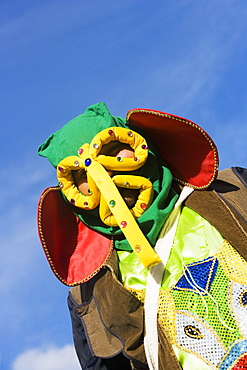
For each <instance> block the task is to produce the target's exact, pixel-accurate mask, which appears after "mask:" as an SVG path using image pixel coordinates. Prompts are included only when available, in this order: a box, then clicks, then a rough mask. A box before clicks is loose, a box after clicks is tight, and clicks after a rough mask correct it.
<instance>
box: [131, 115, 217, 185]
mask: <svg viewBox="0 0 247 370" xmlns="http://www.w3.org/2000/svg"><path fill="white" fill-rule="evenodd" d="M127 120H128V121H129V123H130V124H131V125H134V126H136V127H139V128H141V129H142V130H144V131H145V132H146V133H147V134H148V135H149V136H150V137H151V138H152V139H153V140H154V142H155V143H156V145H157V147H158V148H159V151H160V154H161V156H162V158H163V159H164V161H165V163H166V164H167V166H168V167H169V169H170V170H171V172H172V174H173V176H174V178H175V179H177V180H178V181H179V182H181V183H182V184H184V185H188V186H191V187H193V188H195V189H205V188H207V187H208V186H209V185H210V184H211V182H212V181H213V180H214V179H215V177H216V176H217V172H218V151H217V147H216V145H215V143H214V142H213V140H212V139H211V137H210V136H209V135H208V134H207V133H206V132H205V131H204V130H203V129H202V128H201V127H200V126H198V125H197V124H196V123H194V122H192V121H189V120H186V119H184V118H181V117H178V116H174V115H171V114H168V113H164V112H159V111H155V110H151V109H132V110H130V111H129V112H128V114H127Z"/></svg>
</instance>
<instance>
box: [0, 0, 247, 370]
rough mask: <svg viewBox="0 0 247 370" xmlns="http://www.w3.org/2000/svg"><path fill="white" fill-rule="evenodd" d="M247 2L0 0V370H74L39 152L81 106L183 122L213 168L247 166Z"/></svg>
mask: <svg viewBox="0 0 247 370" xmlns="http://www.w3.org/2000/svg"><path fill="white" fill-rule="evenodd" d="M246 19H247V3H246V1H245V0H238V1H234V0H200V1H198V0H177V1H172V0H169V1H168V0H157V1H151V0H150V1H147V0H131V1H130V0H122V1H120V0H119V1H118V0H116V1H108V2H105V1H99V0H98V1H94V0H92V1H85V0H42V1H37V0H36V1H35V0H22V1H20V0H1V1H0V50H1V53H0V55H1V59H0V63H1V68H0V81H1V94H0V101H1V109H0V121H1V127H2V132H1V147H0V151H1V158H2V161H3V162H2V163H3V164H2V166H1V169H0V171H1V190H0V195H1V196H0V207H1V214H2V217H1V220H0V233H1V259H0V264H1V266H0V274H1V279H0V295H1V306H0V317H1V321H0V332H1V339H0V351H1V353H0V368H1V369H3V370H24V369H25V370H27V369H28V370H41V369H42V370H68V369H70V370H78V369H79V365H78V362H77V359H76V357H75V354H74V350H73V346H72V335H71V328H70V319H69V314H68V310H67V304H66V298H67V293H68V288H67V287H65V286H63V285H62V284H61V283H60V282H59V281H58V280H56V278H55V276H53V274H52V272H51V271H50V268H49V266H48V264H47V262H46V259H45V256H44V254H43V251H42V249H41V246H40V242H39V240H38V236H37V227H36V210H37V202H38V198H39V195H40V193H41V192H42V190H43V189H44V188H46V187H48V186H51V185H54V184H56V178H55V173H54V170H53V168H52V167H51V166H50V165H49V163H48V161H47V160H45V159H44V158H40V157H38V155H37V147H38V146H39V145H40V144H41V143H42V142H43V141H44V140H45V139H46V138H47V137H48V136H49V135H50V134H51V133H53V132H54V131H56V130H57V129H59V128H60V127H61V126H62V125H63V124H64V123H66V122H67V121H68V120H70V119H72V118H73V117H75V116H77V115H78V114H80V113H82V112H83V111H84V110H85V109H86V107H87V106H89V105H91V104H94V103H97V102H99V101H104V102H105V103H106V104H107V105H108V107H109V109H110V111H111V112H112V114H114V115H118V116H123V117H124V116H125V115H126V112H127V111H128V110H129V109H131V108H136V107H138V108H151V109H157V110H161V111H165V112H169V113H173V114H176V115H179V116H182V117H185V118H188V119H190V120H192V121H194V122H196V123H197V124H199V125H200V126H202V127H203V128H204V129H205V130H206V131H207V132H208V133H209V134H210V135H211V136H212V138H213V139H214V141H215V142H216V144H217V146H218V149H219V154H220V168H226V167H230V166H236V165H237V166H242V167H246V165H247V150H246V137H247V125H246V119H247V104H246V103H247V91H246V81H247V69H246V64H247V41H246V40H247V22H246Z"/></svg>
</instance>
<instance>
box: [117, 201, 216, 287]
mask: <svg viewBox="0 0 247 370" xmlns="http://www.w3.org/2000/svg"><path fill="white" fill-rule="evenodd" d="M222 243H223V237H222V236H221V235H220V233H219V232H218V231H217V230H216V229H215V228H214V227H213V226H212V225H211V224H210V223H209V222H208V221H207V220H205V219H204V218H203V217H202V216H200V215H199V214H198V213H197V212H195V211H193V210H192V209H190V208H188V207H186V206H184V207H183V209H182V212H181V215H180V218H179V222H178V227H177V230H176V234H175V237H174V241H173V246H172V249H171V254H170V257H169V259H168V262H167V265H166V269H165V274H164V277H163V281H162V285H161V288H162V289H168V288H171V287H172V286H173V285H174V284H176V283H177V281H178V279H179V278H180V277H181V276H182V274H183V272H184V265H185V264H186V265H187V264H190V263H193V262H198V261H202V260H204V259H206V258H208V257H211V256H214V255H215V254H216V253H218V251H219V249H220V247H221V246H222ZM118 258H119V270H120V274H121V280H122V281H123V283H124V285H127V286H129V287H130V288H134V289H138V290H143V289H145V288H146V282H147V276H148V269H146V268H145V267H144V266H143V265H142V263H141V262H140V260H139V258H138V257H137V256H136V254H135V253H130V252H129V251H118Z"/></svg>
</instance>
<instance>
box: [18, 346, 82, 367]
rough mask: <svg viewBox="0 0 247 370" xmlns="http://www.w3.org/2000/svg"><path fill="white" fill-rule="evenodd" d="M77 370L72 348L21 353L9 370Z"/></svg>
mask: <svg viewBox="0 0 247 370" xmlns="http://www.w3.org/2000/svg"><path fill="white" fill-rule="evenodd" d="M27 369H28V370H68V369H69V370H79V369H81V367H80V365H79V362H78V360H77V357H76V354H75V350H74V348H73V346H71V345H66V346H64V347H61V348H58V347H55V346H52V347H49V348H46V349H43V348H34V349H30V350H27V351H25V352H23V353H21V354H20V355H19V356H18V357H17V358H16V359H15V360H14V362H13V365H12V369H11V370H27Z"/></svg>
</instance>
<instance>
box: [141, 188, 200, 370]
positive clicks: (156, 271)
mask: <svg viewBox="0 0 247 370" xmlns="http://www.w3.org/2000/svg"><path fill="white" fill-rule="evenodd" d="M193 190H194V189H193V188H189V187H187V186H185V187H184V188H183V190H182V192H181V194H180V196H179V198H178V200H177V202H176V204H175V206H174V208H173V210H172V212H171V214H170V215H169V217H168V219H167V221H166V223H165V225H164V227H163V229H162V230H161V232H160V235H159V239H158V240H157V243H156V246H155V251H156V252H157V253H158V255H159V256H160V258H161V260H162V262H161V263H159V264H158V265H156V266H153V267H151V268H150V269H149V273H148V279H147V286H146V298H145V303H144V309H145V329H146V333H145V338H144V348H145V353H146V357H147V362H148V366H149V369H150V370H158V369H159V361H158V328H157V312H158V304H159V291H160V286H161V283H162V278H163V275H164V271H165V267H166V264H167V261H168V258H169V256H170V252H171V248H172V243H173V240H174V236H175V233H176V229H177V225H178V220H179V216H180V213H181V205H182V203H183V201H184V200H185V199H186V198H187V197H188V196H189V195H190V194H191V193H192V191H193Z"/></svg>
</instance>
